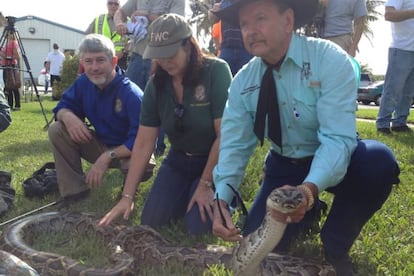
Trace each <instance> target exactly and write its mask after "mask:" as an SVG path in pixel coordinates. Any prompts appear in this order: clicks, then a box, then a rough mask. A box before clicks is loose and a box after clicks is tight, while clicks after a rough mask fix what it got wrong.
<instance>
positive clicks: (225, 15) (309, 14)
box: [211, 0, 319, 28]
mask: <svg viewBox="0 0 414 276" xmlns="http://www.w3.org/2000/svg"><path fill="white" fill-rule="evenodd" d="M256 1H258V0H239V1H237V2H235V3H233V4H231V5H230V6H228V7H225V8H224V9H220V10H218V11H211V12H212V13H213V14H215V15H216V16H217V17H219V18H220V19H222V20H224V21H226V22H228V23H230V24H233V25H237V26H238V25H239V11H240V9H241V8H242V7H243V6H245V5H246V4H248V3H254V2H256ZM275 1H276V2H277V1H279V2H284V3H285V4H288V5H289V6H290V7H291V8H292V9H293V10H294V12H295V28H298V27H301V26H303V25H305V24H309V23H312V18H313V17H314V16H315V14H316V12H317V10H318V6H319V2H318V0H275Z"/></svg>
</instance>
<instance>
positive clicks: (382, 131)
mask: <svg viewBox="0 0 414 276" xmlns="http://www.w3.org/2000/svg"><path fill="white" fill-rule="evenodd" d="M377 132H379V133H383V134H387V135H389V134H391V130H390V128H388V127H380V128H377Z"/></svg>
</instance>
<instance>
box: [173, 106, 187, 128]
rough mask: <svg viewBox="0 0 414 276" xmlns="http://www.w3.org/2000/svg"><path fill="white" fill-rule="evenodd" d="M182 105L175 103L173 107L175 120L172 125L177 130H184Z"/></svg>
mask: <svg viewBox="0 0 414 276" xmlns="http://www.w3.org/2000/svg"><path fill="white" fill-rule="evenodd" d="M184 111H185V109H184V105H182V104H176V106H175V108H174V115H175V122H174V127H175V129H177V130H178V131H179V132H184V119H183V117H184Z"/></svg>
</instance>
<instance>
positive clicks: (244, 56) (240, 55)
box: [220, 48, 253, 76]
mask: <svg viewBox="0 0 414 276" xmlns="http://www.w3.org/2000/svg"><path fill="white" fill-rule="evenodd" d="M252 57H253V56H252V55H251V54H249V53H248V52H247V51H246V50H245V49H244V48H221V49H220V58H221V59H224V60H225V61H226V62H227V63H228V65H229V66H230V70H231V73H232V74H233V76H234V75H235V74H236V73H237V72H238V71H239V69H240V68H241V67H242V66H243V65H245V64H246V63H247V62H248V61H249V60H250V59H251V58H252Z"/></svg>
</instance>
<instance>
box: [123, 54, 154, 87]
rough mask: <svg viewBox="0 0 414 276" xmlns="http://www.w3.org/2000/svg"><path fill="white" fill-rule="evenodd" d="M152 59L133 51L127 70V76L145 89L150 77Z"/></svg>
mask: <svg viewBox="0 0 414 276" xmlns="http://www.w3.org/2000/svg"><path fill="white" fill-rule="evenodd" d="M150 69H151V60H150V59H143V58H142V56H141V55H139V54H137V53H132V54H131V57H130V59H129V62H128V67H127V70H126V72H125V74H126V76H127V77H128V78H129V79H130V80H131V81H132V82H134V83H135V84H136V85H138V86H139V88H141V89H142V91H144V89H145V86H146V85H147V81H148V78H149V73H150Z"/></svg>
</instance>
